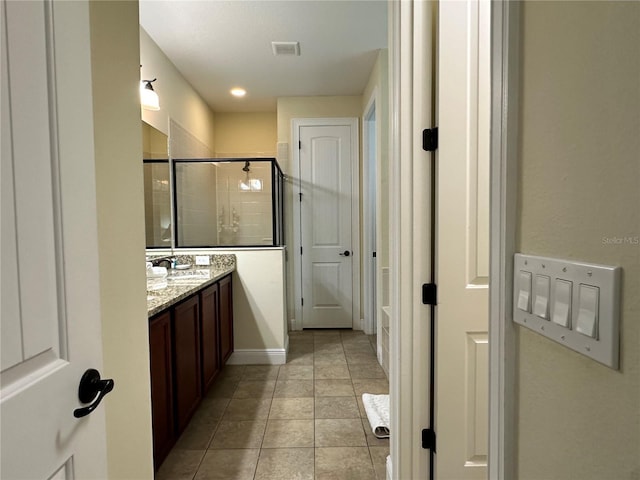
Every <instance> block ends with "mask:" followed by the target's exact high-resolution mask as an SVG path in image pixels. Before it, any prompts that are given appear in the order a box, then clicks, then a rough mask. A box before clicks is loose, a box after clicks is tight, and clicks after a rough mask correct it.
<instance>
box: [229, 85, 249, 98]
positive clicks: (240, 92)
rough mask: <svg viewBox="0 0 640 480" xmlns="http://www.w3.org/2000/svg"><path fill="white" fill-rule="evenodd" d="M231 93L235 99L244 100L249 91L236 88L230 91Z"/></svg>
mask: <svg viewBox="0 0 640 480" xmlns="http://www.w3.org/2000/svg"><path fill="white" fill-rule="evenodd" d="M230 93H231V95H233V96H234V97H238V98H242V97H244V96H245V95H246V94H247V91H246V90H245V89H244V88H240V87H234V88H232V89H231V90H230Z"/></svg>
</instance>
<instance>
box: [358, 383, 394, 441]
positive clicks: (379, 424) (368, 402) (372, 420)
mask: <svg viewBox="0 0 640 480" xmlns="http://www.w3.org/2000/svg"><path fill="white" fill-rule="evenodd" d="M362 403H363V404H364V410H365V412H367V418H368V419H369V424H370V425H371V430H372V431H373V434H374V435H375V436H376V437H377V438H389V395H371V394H370V393H363V394H362Z"/></svg>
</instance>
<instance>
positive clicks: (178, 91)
mask: <svg viewBox="0 0 640 480" xmlns="http://www.w3.org/2000/svg"><path fill="white" fill-rule="evenodd" d="M139 43H140V65H142V68H141V78H142V79H145V80H150V79H153V78H157V79H158V80H157V81H155V82H154V83H153V88H154V90H155V91H156V93H157V94H158V97H159V98H160V110H159V111H157V112H153V111H150V110H143V111H142V119H143V120H144V121H145V122H147V123H148V124H149V125H151V126H152V127H154V128H157V129H158V130H160V131H161V132H162V133H165V134H167V135H168V134H169V119H171V120H173V121H174V122H176V123H178V124H180V126H182V128H184V129H185V130H187V131H188V132H189V133H190V134H191V135H193V136H194V137H196V138H197V139H198V140H199V141H200V142H202V143H204V144H205V145H206V146H207V147H208V149H209V150H210V151H212V152H213V151H215V140H214V128H215V115H214V113H213V111H211V109H210V108H209V106H208V105H207V104H206V103H205V102H204V100H203V99H202V98H201V97H200V95H198V93H196V91H195V90H194V89H193V87H192V86H191V85H190V84H189V83H188V82H187V81H186V80H185V78H184V77H183V76H182V74H181V73H180V72H179V71H178V70H177V69H176V67H175V66H174V65H173V63H171V61H170V60H169V59H168V58H167V56H166V55H165V54H164V53H163V52H162V50H160V48H159V47H158V45H156V43H155V42H154V41H153V40H152V39H151V37H150V36H149V35H148V34H147V32H145V31H144V30H143V29H142V27H140V41H139Z"/></svg>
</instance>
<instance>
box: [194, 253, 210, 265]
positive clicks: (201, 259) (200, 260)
mask: <svg viewBox="0 0 640 480" xmlns="http://www.w3.org/2000/svg"><path fill="white" fill-rule="evenodd" d="M210 264H211V257H209V255H196V265H210Z"/></svg>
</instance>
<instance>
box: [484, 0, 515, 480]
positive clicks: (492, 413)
mask: <svg viewBox="0 0 640 480" xmlns="http://www.w3.org/2000/svg"><path fill="white" fill-rule="evenodd" d="M519 27H520V4H519V2H493V8H492V9H491V165H490V168H491V173H490V182H491V184H490V210H491V215H490V242H489V244H490V260H489V459H488V460H489V479H490V480H508V479H511V478H516V463H517V451H518V449H517V429H516V394H515V392H514V389H513V387H514V385H515V384H516V362H517V355H516V333H515V330H516V329H515V325H514V323H513V321H512V312H513V306H512V302H513V255H514V253H515V249H516V227H517V204H518V114H519V107H518V94H519V90H518V88H519V87H518V86H519V62H518V53H519V42H520V36H519V33H518V32H519Z"/></svg>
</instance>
